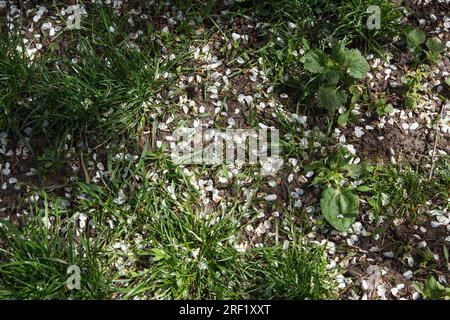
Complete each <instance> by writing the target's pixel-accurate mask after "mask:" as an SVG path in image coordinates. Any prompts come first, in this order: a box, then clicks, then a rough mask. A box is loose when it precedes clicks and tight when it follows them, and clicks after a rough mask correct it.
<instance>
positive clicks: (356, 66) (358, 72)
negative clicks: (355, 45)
mask: <svg viewBox="0 0 450 320" xmlns="http://www.w3.org/2000/svg"><path fill="white" fill-rule="evenodd" d="M345 63H346V65H347V68H348V73H349V75H350V76H352V77H353V78H356V79H360V78H364V77H365V76H366V75H367V73H368V72H369V71H370V66H369V63H367V60H366V58H364V57H363V56H362V54H361V52H360V51H359V50H358V49H351V50H348V51H347V52H346V55H345Z"/></svg>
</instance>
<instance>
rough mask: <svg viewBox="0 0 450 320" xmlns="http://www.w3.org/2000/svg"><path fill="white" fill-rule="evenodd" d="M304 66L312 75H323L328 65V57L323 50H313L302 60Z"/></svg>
mask: <svg viewBox="0 0 450 320" xmlns="http://www.w3.org/2000/svg"><path fill="white" fill-rule="evenodd" d="M302 62H303V66H304V67H305V69H306V70H308V71H309V72H311V73H323V72H324V71H325V67H326V64H327V57H326V55H325V53H324V52H323V51H322V50H318V49H317V50H313V51H310V52H308V53H306V54H305V55H304V56H303V58H302Z"/></svg>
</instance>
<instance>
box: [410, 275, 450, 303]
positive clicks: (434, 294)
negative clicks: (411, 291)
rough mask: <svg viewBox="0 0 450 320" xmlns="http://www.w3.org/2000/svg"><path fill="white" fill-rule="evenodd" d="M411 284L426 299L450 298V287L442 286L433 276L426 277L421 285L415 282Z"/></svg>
mask: <svg viewBox="0 0 450 320" xmlns="http://www.w3.org/2000/svg"><path fill="white" fill-rule="evenodd" d="M413 286H414V288H415V289H416V290H417V291H418V292H419V293H420V294H421V295H422V296H423V298H424V299H426V300H450V287H444V286H443V285H442V284H440V283H439V282H438V281H436V279H435V278H434V277H431V276H430V277H428V278H427V280H425V282H424V284H423V285H420V284H418V283H417V282H415V283H413Z"/></svg>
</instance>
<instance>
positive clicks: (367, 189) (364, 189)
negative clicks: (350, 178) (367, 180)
mask: <svg viewBox="0 0 450 320" xmlns="http://www.w3.org/2000/svg"><path fill="white" fill-rule="evenodd" d="M356 189H357V190H358V191H361V192H368V191H370V190H372V189H370V187H368V186H358V188H356Z"/></svg>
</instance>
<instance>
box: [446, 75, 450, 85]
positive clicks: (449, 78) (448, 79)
mask: <svg viewBox="0 0 450 320" xmlns="http://www.w3.org/2000/svg"><path fill="white" fill-rule="evenodd" d="M445 83H446V84H447V85H448V86H450V77H448V78H447V79H445Z"/></svg>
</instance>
